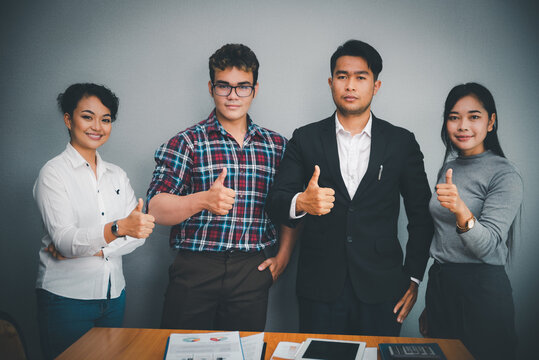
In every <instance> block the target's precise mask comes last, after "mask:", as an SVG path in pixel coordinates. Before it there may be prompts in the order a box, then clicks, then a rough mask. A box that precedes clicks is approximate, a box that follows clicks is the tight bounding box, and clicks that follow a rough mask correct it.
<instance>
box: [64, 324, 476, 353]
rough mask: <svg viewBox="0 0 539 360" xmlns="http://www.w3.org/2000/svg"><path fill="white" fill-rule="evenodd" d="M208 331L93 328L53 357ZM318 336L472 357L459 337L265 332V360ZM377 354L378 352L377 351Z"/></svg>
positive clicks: (151, 346) (157, 349) (128, 348)
mask: <svg viewBox="0 0 539 360" xmlns="http://www.w3.org/2000/svg"><path fill="white" fill-rule="evenodd" d="M193 332H209V331H190V330H168V329H130V328H97V327H96V328H93V329H92V330H90V331H89V332H87V333H86V334H85V335H84V336H83V337H81V338H80V339H79V340H77V342H75V343H74V344H73V345H71V346H70V347H69V348H68V349H67V350H66V351H64V352H63V353H62V354H61V355H60V356H59V357H58V358H57V359H60V360H62V359H80V360H82V359H88V360H90V359H100V360H101V359H149V360H152V359H155V360H162V359H163V357H164V354H165V344H166V342H167V338H168V336H169V335H170V334H171V333H193ZM253 334H257V333H256V332H249V331H240V335H241V336H247V335H253ZM309 337H312V338H322V339H338V340H354V341H365V342H366V343H367V347H377V346H378V344H379V343H427V342H436V343H438V344H439V345H440V347H441V348H442V351H443V352H444V354H445V356H446V357H447V360H467V359H473V357H472V355H471V354H470V353H469V352H468V350H467V349H466V347H465V346H464V345H463V344H462V343H461V342H460V340H447V339H428V338H406V337H383V336H355V335H327V334H297V333H274V332H266V333H265V335H264V341H266V343H267V346H266V357H265V359H266V360H269V359H270V357H271V355H272V354H273V351H274V350H275V347H276V346H277V344H278V343H279V342H280V341H292V342H302V341H304V340H305V339H307V338H309ZM378 358H380V355H378Z"/></svg>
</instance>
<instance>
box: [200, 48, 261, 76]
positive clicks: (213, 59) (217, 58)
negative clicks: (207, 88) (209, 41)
mask: <svg viewBox="0 0 539 360" xmlns="http://www.w3.org/2000/svg"><path fill="white" fill-rule="evenodd" d="M209 66H210V79H211V82H212V83H213V82H214V81H215V70H225V69H226V68H229V67H235V68H238V69H240V70H242V71H246V72H252V73H253V85H254V84H256V82H257V80H258V67H259V64H258V59H257V58H256V55H255V53H254V52H253V51H252V50H251V49H249V48H248V47H247V46H245V45H243V44H226V45H223V46H222V47H221V48H220V49H219V50H217V51H216V52H215V53H213V55H212V56H210V62H209Z"/></svg>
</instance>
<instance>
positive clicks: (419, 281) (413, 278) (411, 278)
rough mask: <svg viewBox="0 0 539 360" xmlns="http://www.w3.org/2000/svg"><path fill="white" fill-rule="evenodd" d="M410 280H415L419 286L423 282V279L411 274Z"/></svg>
mask: <svg viewBox="0 0 539 360" xmlns="http://www.w3.org/2000/svg"><path fill="white" fill-rule="evenodd" d="M410 280H412V281H413V282H415V283H416V284H417V286H419V285H420V284H421V280H418V279H416V278H415V277H413V276H410Z"/></svg>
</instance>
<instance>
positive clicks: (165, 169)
mask: <svg viewBox="0 0 539 360" xmlns="http://www.w3.org/2000/svg"><path fill="white" fill-rule="evenodd" d="M192 148H193V144H192V142H191V141H190V140H189V139H188V138H186V137H184V136H181V135H177V136H175V137H173V138H172V139H170V140H169V141H168V142H167V143H165V144H163V145H161V146H160V147H159V148H158V149H157V150H156V151H155V156H154V159H155V163H156V165H155V169H154V171H153V176H152V182H151V183H150V187H149V188H148V192H147V203H149V202H150V200H151V199H152V198H153V197H154V196H155V195H157V194H159V193H162V192H164V193H169V194H173V195H186V194H189V193H190V189H191V188H190V185H189V184H190V180H191V179H190V169H191V167H192V163H193V159H192V153H193V151H192Z"/></svg>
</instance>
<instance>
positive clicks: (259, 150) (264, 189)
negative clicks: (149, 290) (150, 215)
mask: <svg viewBox="0 0 539 360" xmlns="http://www.w3.org/2000/svg"><path fill="white" fill-rule="evenodd" d="M247 123H248V128H247V134H246V136H245V139H244V142H243V148H241V147H240V146H239V145H238V143H237V142H236V141H235V140H234V138H233V137H232V136H231V135H229V134H228V133H227V132H226V131H225V130H224V129H223V127H222V126H221V124H219V122H218V121H217V117H216V116H215V111H213V112H212V113H211V114H210V116H209V118H208V119H207V120H204V121H202V122H200V123H198V124H197V125H195V126H193V127H190V128H188V129H187V130H185V131H183V132H180V133H178V134H177V135H176V136H174V137H173V138H172V139H170V140H169V141H168V142H167V143H165V144H163V145H161V146H160V147H159V148H158V149H157V151H156V152H155V162H156V166H155V170H154V172H153V178H152V182H151V184H150V188H149V189H148V195H147V196H148V202H149V201H150V199H151V198H152V197H153V196H155V195H157V194H159V193H161V192H166V193H170V194H174V195H180V196H183V195H188V194H192V193H196V192H199V191H206V190H209V189H210V187H211V185H212V184H213V183H214V181H215V179H216V178H217V177H218V176H219V174H220V173H221V171H222V169H223V168H224V167H226V168H227V176H226V179H225V183H224V185H225V186H226V187H228V188H231V189H233V190H234V191H236V198H235V202H234V205H233V208H232V210H230V211H229V213H228V215H224V216H221V215H214V214H212V213H211V212H209V211H208V210H203V211H201V212H199V213H197V214H194V215H193V216H191V217H190V218H188V219H186V220H185V221H184V222H182V223H180V224H177V225H175V226H173V227H172V229H171V232H170V246H171V247H173V248H178V249H188V250H192V251H203V250H205V251H226V250H241V251H259V250H261V249H263V248H264V247H266V246H268V245H271V244H273V243H274V242H275V241H276V229H275V226H274V225H273V223H272V222H271V220H270V219H269V217H268V215H267V214H266V212H265V211H264V204H265V202H266V195H267V193H268V191H269V189H270V186H271V185H272V184H273V178H274V176H275V173H276V171H277V169H278V167H279V163H280V161H281V159H282V155H283V153H284V149H285V146H286V139H285V138H284V137H282V136H280V135H279V134H277V133H275V132H273V131H270V130H267V129H264V128H262V127H260V126H258V125H256V124H254V123H253V122H252V121H251V119H250V118H249V117H248V118H247Z"/></svg>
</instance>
